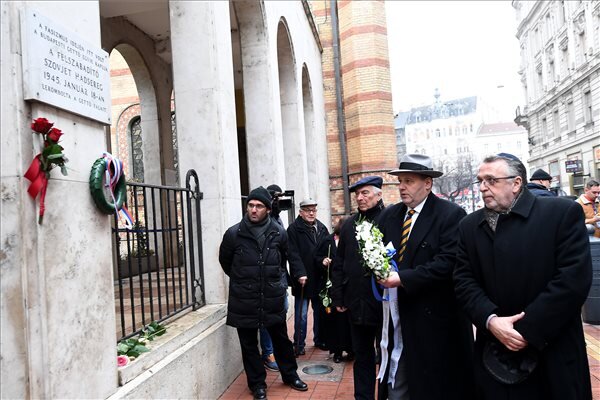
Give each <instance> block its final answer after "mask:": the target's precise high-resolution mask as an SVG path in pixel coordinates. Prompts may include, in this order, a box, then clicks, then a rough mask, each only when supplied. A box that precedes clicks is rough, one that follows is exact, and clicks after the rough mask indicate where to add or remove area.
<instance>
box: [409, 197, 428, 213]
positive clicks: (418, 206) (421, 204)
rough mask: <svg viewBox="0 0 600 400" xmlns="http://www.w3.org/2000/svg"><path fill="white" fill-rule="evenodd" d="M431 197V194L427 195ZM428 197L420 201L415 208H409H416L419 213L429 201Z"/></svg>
mask: <svg viewBox="0 0 600 400" xmlns="http://www.w3.org/2000/svg"><path fill="white" fill-rule="evenodd" d="M427 197H429V196H427ZM427 197H425V198H424V199H423V201H422V202H420V203H419V204H417V206H416V207H415V208H410V207H409V208H408V209H409V210H415V213H417V214H419V213H420V212H421V210H422V209H423V206H424V205H425V202H426V201H427Z"/></svg>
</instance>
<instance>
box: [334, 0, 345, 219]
mask: <svg viewBox="0 0 600 400" xmlns="http://www.w3.org/2000/svg"><path fill="white" fill-rule="evenodd" d="M331 31H332V35H333V37H332V39H333V69H334V73H335V98H336V108H337V125H338V137H339V141H340V152H341V156H342V157H341V160H342V185H343V188H344V214H345V215H348V214H350V192H349V191H348V148H347V147H346V120H345V118H344V107H343V99H342V73H341V68H340V47H339V43H340V27H339V23H338V15H337V0H331Z"/></svg>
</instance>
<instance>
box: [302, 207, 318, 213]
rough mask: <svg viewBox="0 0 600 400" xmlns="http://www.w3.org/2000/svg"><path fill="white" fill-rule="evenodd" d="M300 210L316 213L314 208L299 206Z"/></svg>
mask: <svg viewBox="0 0 600 400" xmlns="http://www.w3.org/2000/svg"><path fill="white" fill-rule="evenodd" d="M300 211H304V212H305V213H307V214H316V213H317V209H316V208H301V209H300Z"/></svg>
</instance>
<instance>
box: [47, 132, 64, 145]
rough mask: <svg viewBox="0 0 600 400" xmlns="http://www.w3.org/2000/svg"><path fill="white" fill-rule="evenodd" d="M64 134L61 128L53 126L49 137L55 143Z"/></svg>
mask: <svg viewBox="0 0 600 400" xmlns="http://www.w3.org/2000/svg"><path fill="white" fill-rule="evenodd" d="M62 134H63V133H62V131H61V130H60V129H57V128H52V129H50V132H48V139H50V140H52V141H53V142H54V143H57V142H58V140H59V139H60V137H61V136H62Z"/></svg>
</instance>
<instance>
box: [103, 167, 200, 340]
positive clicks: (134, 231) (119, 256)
mask: <svg viewBox="0 0 600 400" xmlns="http://www.w3.org/2000/svg"><path fill="white" fill-rule="evenodd" d="M192 181H193V182H192ZM192 185H193V188H192ZM201 200H202V193H201V192H200V188H199V185H198V175H197V174H196V172H195V171H194V170H189V171H188V173H187V175H186V187H185V188H180V187H169V186H157V185H149V184H143V183H127V207H128V210H129V213H130V214H131V216H132V218H133V227H132V228H131V229H128V228H127V227H126V226H125V224H124V221H122V220H119V219H117V217H116V216H115V221H114V225H113V229H112V232H113V238H114V252H113V254H114V279H115V285H114V286H115V288H114V290H115V304H116V314H117V340H121V339H125V338H128V337H131V336H134V335H136V334H138V333H139V332H140V331H141V330H142V328H144V326H145V325H148V324H149V323H151V322H152V321H158V322H162V321H164V320H166V319H167V318H170V317H172V316H174V315H176V314H178V313H181V312H182V311H184V310H187V309H190V308H192V309H197V308H199V307H201V306H203V305H204V304H205V297H204V293H205V291H204V270H203V265H202V231H201V223H200V201H201Z"/></svg>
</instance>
